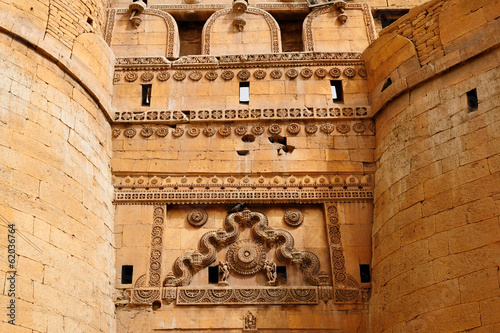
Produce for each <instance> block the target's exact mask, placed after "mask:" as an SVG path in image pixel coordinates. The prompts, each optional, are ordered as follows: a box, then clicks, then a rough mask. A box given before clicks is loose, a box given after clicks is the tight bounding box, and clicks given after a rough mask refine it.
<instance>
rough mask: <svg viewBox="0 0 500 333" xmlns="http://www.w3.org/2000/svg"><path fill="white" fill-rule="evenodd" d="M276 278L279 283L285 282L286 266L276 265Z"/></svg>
mask: <svg viewBox="0 0 500 333" xmlns="http://www.w3.org/2000/svg"><path fill="white" fill-rule="evenodd" d="M276 279H277V280H278V281H280V282H281V283H285V282H286V266H278V267H276Z"/></svg>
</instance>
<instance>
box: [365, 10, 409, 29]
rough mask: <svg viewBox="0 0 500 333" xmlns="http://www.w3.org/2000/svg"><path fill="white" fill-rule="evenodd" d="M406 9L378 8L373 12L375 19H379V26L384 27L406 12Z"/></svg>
mask: <svg viewBox="0 0 500 333" xmlns="http://www.w3.org/2000/svg"><path fill="white" fill-rule="evenodd" d="M408 11H409V10H408V9H380V10H375V11H374V12H373V18H374V19H375V21H380V26H381V28H382V29H383V28H386V27H388V26H389V25H391V24H392V23H394V22H396V21H397V20H398V19H399V18H400V17H402V16H403V15H405V14H406V13H408Z"/></svg>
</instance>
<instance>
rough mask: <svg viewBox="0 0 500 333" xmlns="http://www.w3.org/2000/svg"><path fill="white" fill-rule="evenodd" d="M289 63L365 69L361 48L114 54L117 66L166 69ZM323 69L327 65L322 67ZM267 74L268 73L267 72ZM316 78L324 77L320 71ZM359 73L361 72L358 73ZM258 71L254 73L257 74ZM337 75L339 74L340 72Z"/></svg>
mask: <svg viewBox="0 0 500 333" xmlns="http://www.w3.org/2000/svg"><path fill="white" fill-rule="evenodd" d="M292 66H360V67H359V69H358V71H365V68H364V62H363V60H362V57H361V53H360V52H283V53H262V54H235V55H223V56H219V57H215V56H210V55H190V56H183V57H181V58H179V59H178V60H175V61H173V62H170V61H168V60H167V59H166V58H165V57H133V58H117V59H116V63H115V69H116V70H148V69H156V70H168V69H172V68H173V69H178V70H180V69H184V70H188V69H193V70H201V69H206V70H215V69H228V68H234V69H238V68H256V69H259V68H260V69H262V68H272V67H292ZM321 69H322V70H324V71H326V69H324V68H321ZM266 74H267V73H266ZM318 74H319V75H318V78H323V77H326V75H325V76H323V77H322V74H325V73H324V72H323V71H319V73H318ZM359 74H360V76H361V77H365V76H366V75H362V74H363V73H359ZM258 75H259V74H257V76H258ZM339 76H340V75H339Z"/></svg>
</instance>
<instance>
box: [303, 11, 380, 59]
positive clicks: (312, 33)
mask: <svg viewBox="0 0 500 333" xmlns="http://www.w3.org/2000/svg"><path fill="white" fill-rule="evenodd" d="M345 14H346V15H347V16H348V19H347V21H346V22H345V23H341V22H340V20H338V19H337V17H338V16H339V15H340V11H339V10H338V9H337V7H335V6H334V5H332V6H328V7H323V8H320V9H316V10H314V11H312V12H311V13H310V14H309V15H307V17H306V18H305V20H304V24H303V27H302V30H303V31H302V38H303V43H304V50H305V51H309V52H312V51H316V52H352V51H358V52H362V51H364V50H365V49H366V48H367V47H368V45H370V43H371V42H372V41H374V40H375V38H376V33H375V27H374V23H373V19H372V18H371V15H370V14H369V7H368V5H366V4H349V5H347V6H346V9H345Z"/></svg>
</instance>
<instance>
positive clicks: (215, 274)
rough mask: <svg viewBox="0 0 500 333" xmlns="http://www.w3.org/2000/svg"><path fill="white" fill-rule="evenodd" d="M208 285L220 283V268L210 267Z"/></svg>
mask: <svg viewBox="0 0 500 333" xmlns="http://www.w3.org/2000/svg"><path fill="white" fill-rule="evenodd" d="M208 283H211V284H213V283H215V284H217V283H219V266H209V267H208Z"/></svg>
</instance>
